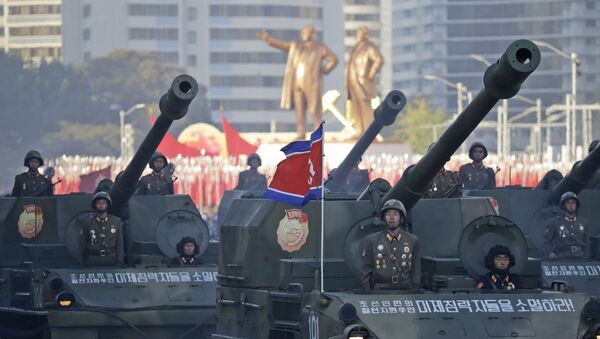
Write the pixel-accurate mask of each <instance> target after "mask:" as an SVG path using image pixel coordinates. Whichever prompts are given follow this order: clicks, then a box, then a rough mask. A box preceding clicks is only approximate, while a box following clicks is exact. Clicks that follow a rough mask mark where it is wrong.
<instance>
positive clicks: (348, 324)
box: [213, 40, 599, 339]
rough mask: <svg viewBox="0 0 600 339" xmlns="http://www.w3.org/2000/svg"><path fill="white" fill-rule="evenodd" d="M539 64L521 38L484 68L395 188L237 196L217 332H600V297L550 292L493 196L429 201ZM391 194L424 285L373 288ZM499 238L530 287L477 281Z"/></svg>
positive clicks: (226, 233)
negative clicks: (369, 249)
mask: <svg viewBox="0 0 600 339" xmlns="http://www.w3.org/2000/svg"><path fill="white" fill-rule="evenodd" d="M539 62H540V53H539V49H538V48H537V46H535V44H533V43H532V42H530V41H527V40H519V41H515V42H513V43H512V44H511V45H510V46H509V47H508V49H507V50H506V52H505V53H504V54H503V55H502V57H501V58H500V60H499V61H498V62H497V63H495V64H493V65H492V66H490V67H489V68H488V70H487V71H486V73H485V77H484V85H485V88H484V89H483V90H482V91H481V92H480V93H479V94H478V95H477V96H476V97H475V98H474V99H473V101H472V102H471V103H470V104H469V105H468V106H467V108H466V109H465V110H464V112H462V113H461V114H460V115H459V116H458V117H457V118H456V120H455V121H454V122H453V124H452V125H451V126H450V127H449V128H448V129H447V130H446V131H445V132H444V134H443V135H442V136H441V137H440V139H439V141H438V142H437V143H436V144H435V146H434V147H432V148H431V149H430V150H429V151H428V153H427V154H426V155H425V156H424V157H423V158H422V159H421V160H420V161H419V162H418V163H417V164H416V165H415V166H414V167H413V168H412V169H411V170H410V171H408V172H407V173H406V174H405V175H403V177H402V179H401V180H400V181H399V182H398V183H397V184H396V185H394V187H392V188H391V189H390V188H389V186H387V192H386V185H385V184H381V182H380V181H375V183H377V184H376V185H373V183H372V185H371V186H376V187H370V188H369V189H368V190H367V192H365V193H363V194H361V195H360V196H359V197H358V199H357V197H356V196H353V197H351V196H345V197H344V196H342V195H339V194H330V195H328V196H326V197H325V201H323V202H321V201H311V202H309V203H308V204H307V205H306V206H304V207H302V208H296V207H291V206H289V205H286V204H284V203H280V202H276V201H271V200H261V199H238V200H235V201H234V202H233V205H232V209H234V210H235V211H236V213H229V214H228V215H227V217H226V219H225V221H224V223H223V225H222V227H221V246H220V253H219V273H218V279H219V286H218V289H217V314H218V316H217V317H218V319H217V333H216V334H214V335H213V338H221V339H224V338H227V339H234V338H235V339H239V338H286V339H287V338H290V339H296V338H310V339H316V338H340V339H341V338H344V339H345V338H355V339H359V338H363V339H364V338H379V339H382V338H386V339H387V338H478V339H479V338H497V337H512V338H525V337H526V338H557V339H558V338H582V337H584V334H585V337H592V338H595V335H596V331H597V329H598V326H599V325H598V313H599V312H598V306H599V305H598V303H597V302H595V301H590V300H588V299H587V297H586V296H585V295H583V294H580V293H566V292H558V291H546V290H542V289H541V287H542V286H541V275H542V270H541V265H540V261H539V260H537V259H530V258H528V255H527V245H526V241H525V238H524V236H523V234H522V233H521V231H520V230H519V228H518V227H517V226H516V225H515V224H514V223H513V222H512V221H510V220H508V219H506V218H503V217H500V216H498V215H497V213H496V209H495V208H496V206H495V204H494V201H493V199H489V198H486V197H470V198H453V199H423V200H421V199H420V197H421V196H422V195H423V193H424V192H425V190H426V189H427V186H428V184H429V182H430V181H431V179H432V178H433V177H434V176H435V174H436V173H437V172H438V171H439V170H440V169H441V168H442V166H443V165H444V163H445V162H446V161H447V159H449V158H450V156H451V155H452V154H453V153H454V152H455V151H456V150H457V149H458V147H459V146H460V145H461V143H462V142H463V141H464V140H465V139H466V138H467V136H468V135H469V134H470V133H471V132H472V131H473V129H474V128H475V127H476V126H477V125H478V124H479V122H480V121H481V120H482V119H483V118H484V117H485V116H486V114H487V113H488V112H489V111H490V110H491V109H492V108H493V106H494V105H495V104H496V103H497V101H498V100H499V99H504V98H510V97H512V96H514V95H515V94H516V93H517V92H518V90H519V88H520V85H521V84H522V83H523V81H524V80H525V79H526V78H527V77H528V76H529V75H530V74H531V73H532V72H533V71H534V70H535V69H536V67H537V66H538V65H539ZM398 98H400V96H398ZM378 187H379V188H382V190H381V192H379V194H378V192H377V188H378ZM392 198H394V199H399V200H401V201H403V202H404V204H405V205H406V208H407V209H409V210H410V212H409V218H410V219H411V220H410V221H411V222H412V229H413V231H414V233H415V234H416V235H417V236H418V237H419V246H420V251H421V256H422V259H421V262H422V265H421V266H422V273H423V274H422V282H423V283H422V285H423V289H419V290H412V291H398V290H395V291H383V290H379V291H365V290H363V289H362V287H361V284H360V279H361V253H362V247H363V239H364V238H365V236H367V235H368V234H372V233H374V232H378V231H380V230H381V229H382V227H383V225H382V222H381V220H380V219H379V217H378V214H379V208H380V207H381V205H382V204H383V203H384V202H385V201H386V200H388V199H392ZM373 199H380V200H378V201H373ZM321 204H324V211H325V212H324V217H323V219H321V208H322V207H323V206H322V205H321ZM498 244H500V245H505V246H508V247H509V248H510V249H511V251H512V253H513V254H515V256H516V258H517V263H516V266H515V267H514V268H513V269H512V270H513V271H514V272H516V273H521V274H522V276H523V277H524V281H525V286H526V287H527V289H525V290H519V291H511V293H500V292H498V291H496V292H494V293H481V291H480V290H478V289H477V288H475V281H474V279H476V278H477V277H479V276H480V275H482V274H484V273H486V270H485V268H484V265H483V258H484V255H485V253H487V251H488V250H489V249H490V247H492V246H494V245H498ZM233 249H235V250H233ZM321 257H322V258H323V260H320V258H321Z"/></svg>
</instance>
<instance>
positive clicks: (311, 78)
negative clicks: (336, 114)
mask: <svg viewBox="0 0 600 339" xmlns="http://www.w3.org/2000/svg"><path fill="white" fill-rule="evenodd" d="M300 36H301V40H300V41H284V40H279V39H276V38H274V37H272V36H270V35H269V34H268V33H267V32H265V31H262V32H260V33H259V34H258V37H259V38H260V39H261V40H263V41H265V42H266V43H267V44H269V46H272V47H275V48H278V49H280V50H282V51H284V52H288V58H287V65H286V66H285V75H284V77H283V86H282V91H281V108H282V109H291V108H292V107H294V108H295V110H296V132H297V139H298V140H304V138H305V136H306V110H308V111H310V112H311V115H312V121H313V128H314V129H316V128H317V127H319V125H320V124H321V114H322V107H321V87H322V83H323V74H329V72H331V71H332V70H333V69H334V68H335V66H336V65H337V63H338V58H337V56H336V55H335V54H333V52H332V51H331V50H330V49H329V48H327V46H325V45H324V44H322V43H319V42H317V41H315V40H314V36H315V28H314V27H313V26H305V27H304V28H302V31H301V34H300ZM323 60H326V62H325V65H323Z"/></svg>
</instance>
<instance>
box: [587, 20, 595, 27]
mask: <svg viewBox="0 0 600 339" xmlns="http://www.w3.org/2000/svg"><path fill="white" fill-rule="evenodd" d="M585 27H596V20H593V19H587V20H585Z"/></svg>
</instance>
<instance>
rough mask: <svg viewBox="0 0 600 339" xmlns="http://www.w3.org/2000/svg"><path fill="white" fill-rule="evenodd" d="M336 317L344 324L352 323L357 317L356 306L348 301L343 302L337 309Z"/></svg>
mask: <svg viewBox="0 0 600 339" xmlns="http://www.w3.org/2000/svg"><path fill="white" fill-rule="evenodd" d="M338 317H339V318H340V320H341V321H342V322H343V323H344V324H346V325H350V324H353V323H354V322H355V321H356V319H358V317H357V312H356V307H354V305H352V304H350V303H345V304H343V305H342V306H340V308H339V309H338Z"/></svg>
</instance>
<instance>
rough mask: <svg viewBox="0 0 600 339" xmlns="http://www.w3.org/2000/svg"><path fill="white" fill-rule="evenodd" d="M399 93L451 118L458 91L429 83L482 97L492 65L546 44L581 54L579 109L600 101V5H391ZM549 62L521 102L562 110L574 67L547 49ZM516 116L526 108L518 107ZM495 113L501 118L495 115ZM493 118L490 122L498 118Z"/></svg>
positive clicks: (529, 0)
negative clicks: (515, 49)
mask: <svg viewBox="0 0 600 339" xmlns="http://www.w3.org/2000/svg"><path fill="white" fill-rule="evenodd" d="M391 9H392V17H393V18H394V19H393V20H391V25H392V34H391V42H392V55H393V61H392V63H393V65H392V67H393V87H395V88H398V89H401V90H403V91H404V92H405V93H406V94H407V95H409V96H413V95H419V96H425V97H427V98H430V99H432V100H434V101H435V103H436V105H437V106H439V107H442V108H443V109H444V110H445V111H446V112H447V113H448V115H450V114H453V113H455V112H456V110H457V93H456V90H455V89H453V88H451V87H448V86H447V85H445V84H444V83H442V82H440V81H431V80H427V79H425V78H424V76H425V75H435V76H439V77H441V78H445V79H447V80H449V81H451V82H453V83H456V82H462V83H463V84H465V85H466V86H467V88H468V89H469V90H470V91H473V92H474V93H476V92H477V91H478V90H480V89H481V88H482V87H483V81H482V76H483V71H484V70H485V67H486V66H485V65H483V64H482V63H481V62H479V61H477V60H475V59H474V58H473V57H472V56H471V54H478V55H481V56H483V57H484V58H485V59H487V60H488V61H490V62H495V61H496V59H497V58H498V57H499V56H500V55H501V53H503V52H504V50H505V49H506V47H507V46H508V44H509V43H510V42H512V41H514V40H517V39H530V40H541V41H544V42H546V43H549V44H551V45H553V46H555V47H557V48H558V49H560V50H563V51H565V52H567V53H571V52H575V53H578V55H579V57H580V60H581V67H580V72H581V75H580V76H579V77H578V78H577V82H578V94H577V100H578V102H580V103H581V102H591V101H592V100H594V99H595V98H596V94H595V92H597V87H596V83H597V82H596V80H597V79H598V77H599V76H600V70H599V69H598V67H596V65H597V64H598V63H599V62H600V40H599V38H598V36H599V33H600V3H598V2H597V1H594V0H586V1H583V0H582V1H567V0H535V1H533V0H510V1H503V0H469V1H467V0H446V1H440V0H403V1H391ZM541 52H542V55H543V61H542V63H541V65H540V67H539V68H538V70H537V71H536V73H535V75H534V76H532V77H530V78H529V79H527V81H526V83H525V84H524V86H523V88H522V90H521V92H520V94H521V95H523V96H525V97H527V98H532V99H536V98H541V99H542V102H543V105H544V106H546V107H547V106H549V105H551V104H555V103H563V102H564V100H565V94H566V93H570V92H571V63H570V61H569V60H567V59H565V58H564V57H562V56H560V55H558V54H557V53H554V52H552V51H551V50H549V49H547V48H543V47H542V48H541ZM509 105H510V106H509V107H510V113H509V115H514V114H517V113H518V112H521V111H522V110H523V109H524V108H525V107H528V106H527V104H525V103H522V102H519V101H516V100H511V101H510V104H509ZM494 112H495V111H494ZM494 112H492V113H490V117H492V118H493V117H494V115H495V114H494Z"/></svg>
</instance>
